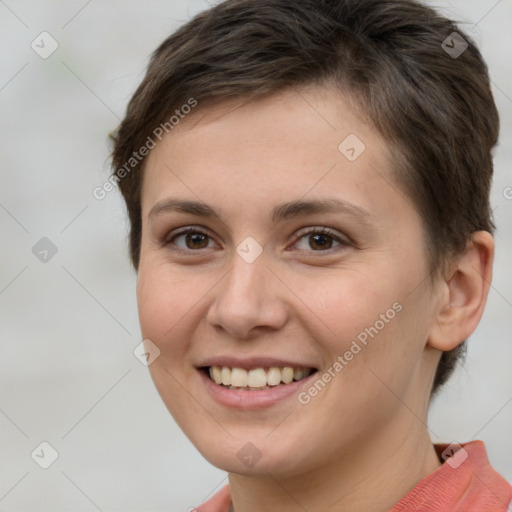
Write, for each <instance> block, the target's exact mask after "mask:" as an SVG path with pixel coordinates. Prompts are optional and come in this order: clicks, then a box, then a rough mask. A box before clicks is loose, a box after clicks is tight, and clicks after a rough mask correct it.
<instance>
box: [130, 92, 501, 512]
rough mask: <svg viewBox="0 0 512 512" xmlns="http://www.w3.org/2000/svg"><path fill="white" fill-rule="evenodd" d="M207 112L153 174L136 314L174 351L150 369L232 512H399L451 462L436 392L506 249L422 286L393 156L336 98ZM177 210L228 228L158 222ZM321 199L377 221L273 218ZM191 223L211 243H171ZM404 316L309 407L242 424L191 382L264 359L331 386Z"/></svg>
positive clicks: (304, 95) (479, 241) (293, 400)
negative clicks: (431, 410) (357, 148)
mask: <svg viewBox="0 0 512 512" xmlns="http://www.w3.org/2000/svg"><path fill="white" fill-rule="evenodd" d="M198 108H199V110H198V111H197V112H194V113H193V114H191V115H189V116H188V117H187V118H185V119H184V120H183V121H182V122H181V123H180V125H179V126H178V127H177V128H176V129H175V130H174V131H173V132H171V133H170V134H169V135H167V136H166V137H165V138H164V139H163V141H162V142H161V143H159V144H158V145H157V147H156V148H155V149H154V150H152V152H151V153H150V155H149V156H148V159H147V161H146V167H145V176H144V183H143V188H142V219H143V229H142V245H141V258H140V267H139V270H138V281H137V300H138V306H139V318H140V325H141V330H142V334H143V337H144V338H146V339H150V340H151V341H152V343H154V344H155V345H156V346H158V348H159V349H160V351H161V352H160V356H159V357H158V358H157V359H156V360H155V361H154V362H153V363H152V364H151V365H150V367H149V368H150V372H151V376H152V379H153V381H154V383H155V385H156V388H157V390H158V392H159V393H160V396H161V397H162V399H163V401H164V403H165V405H166V406H167V408H168V409H169V411H170V412H171V414H172V415H173V417H174V418H175V420H176V422H177V423H178V424H179V426H180V427H181V428H182V429H183V431H184V432H185V433H186V435H187V436H188V437H189V438H190V440H191V441H192V442H193V443H194V444H195V446H196V447H197V449H198V450H199V451H200V452H201V453H202V454H203V455H204V457H205V458H206V459H207V460H208V461H210V462H211V463H212V464H213V465H215V466H217V467H219V468H221V469H223V470H225V471H228V472H229V473H230V474H229V483H230V488H231V495H232V498H233V504H234V507H235V510H236V511H237V512H253V511H256V510H258V511H260V510H281V511H284V512H287V511H296V510H304V509H306V510H308V511H309V512H313V511H318V512H320V511H338V510H343V511H345V512H347V511H356V510H358V511H359V510H372V511H376V512H378V511H386V510H389V509H390V508H391V507H392V506H393V505H394V504H395V503H396V502H397V501H399V499H400V498H402V497H403V496H404V495H405V494H407V492H409V491H410V490H411V489H412V488H413V487H414V485H416V484H417V483H418V482H419V481H420V480H422V479H423V478H425V477H426V476H427V475H428V474H430V473H431V472H433V471H435V470H436V469H437V468H438V467H439V466H440V464H441V463H440V461H439V459H438V457H437V455H436V453H435V451H434V448H433V445H432V440H431V438H430V435H429V431H428V428H427V426H426V422H427V411H428V404H429V397H430V389H431V384H432V381H433V377H434V373H435V369H436V366H437V363H438V361H439V358H440V355H441V350H450V349H451V348H454V347H455V346H457V345H458V344H459V343H460V342H462V341H463V340H464V339H466V338H467V337H468V336H469V335H470V334H471V333H472V332H473V330H474V329H475V328H476V325H477V324H478V321H479V319H480V317H481V315H482V312H483V308H484V305H485V301H486V297H487V293H488V289H489V283H490V281H491V277H492V276H491V268H492V260H493V239H492V237H491V235H489V233H486V232H478V233H475V234H474V237H473V242H472V243H470V244H468V248H467V250H466V252H465V253H464V254H462V255H461V256H460V257H459V258H458V259H456V260H455V261H453V262H452V263H451V265H449V266H448V267H447V269H446V272H445V273H444V274H442V275H441V276H440V277H439V278H438V279H436V281H435V282H434V283H431V282H430V280H429V279H426V278H427V277H428V276H429V275H430V272H429V268H428V264H427V259H426V254H427V253H426V249H425V240H424V229H423V224H422V220H421V218H420V216H419V214H418V212H417V211H416V210H415V208H414V205H413V203H412V202H411V200H410V199H408V197H407V196H406V195H405V193H404V191H403V190H401V188H400V184H399V183H397V181H396V179H395V178H394V174H393V160H392V158H391V156H390V153H389V152H388V149H387V146H386V143H385V141H384V140H383V139H382V137H381V136H380V135H379V134H378V133H377V131H376V130H374V128H373V127H372V126H371V125H369V124H367V123H366V122H364V121H363V120H361V119H360V118H359V117H357V116H356V115H355V114H354V111H353V109H351V107H350V103H349V102H348V101H347V100H346V99H345V98H344V97H343V96H342V95H341V94H340V93H339V92H338V91H335V90H334V89H331V88H327V87H322V88H320V87H309V88H302V89H300V90H297V91H292V90H287V91H284V92H281V93H279V94H275V95H271V96H268V97H265V98H260V99H258V100H255V101H251V102H249V101H245V102H241V101H228V102H223V103H221V104H219V105H217V106H206V107H204V108H202V109H201V105H199V107H198ZM349 134H356V135H357V137H358V138H359V139H360V140H361V141H363V142H364V144H365V146H366V149H365V150H364V152H363V153H362V154H361V155H360V156H359V157H358V158H357V159H356V160H355V161H349V160H348V159H347V158H346V157H345V156H344V155H343V154H342V153H341V152H340V151H339V149H338V145H339V144H340V143H341V142H342V141H343V140H344V139H345V138H346V137H347V136H348V135H349ZM171 197H172V198H177V199H187V200H192V201H202V202H204V203H206V204H207V205H209V206H210V207H211V208H213V209H214V210H216V211H217V212H218V213H219V215H220V217H221V220H216V219H212V218H204V217H199V216H197V215H193V214H190V213H182V212H176V211H165V212H161V213H160V214H158V215H153V216H151V217H150V216H149V212H150V211H151V209H152V208H153V207H154V206H155V205H156V204H157V203H159V202H160V201H162V200H165V199H167V198H171ZM325 198H336V199H339V200H343V201H346V202H349V203H351V204H353V205H356V206H358V207H359V208H362V209H364V210H366V211H367V212H368V214H369V216H363V217H356V216H351V215H348V214H346V213H343V212H339V213H337V212H334V213H315V214H308V215H305V216H302V217H297V218H291V219H286V220H282V221H280V222H279V223H276V224H274V223H273V222H272V218H271V214H270V212H271V211H272V209H273V208H274V207H275V206H277V205H279V204H281V203H283V202H286V201H292V200H299V199H301V200H312V199H325ZM186 226H195V227H197V228H198V229H200V231H202V232H205V233H206V234H207V235H208V237H207V238H204V239H200V242H199V244H198V242H197V239H196V242H195V243H196V245H194V243H193V242H192V245H189V246H187V244H186V242H187V239H186V236H185V235H183V236H179V237H178V238H174V239H173V238H172V237H173V236H174V234H176V233H177V231H178V229H179V228H183V227H186ZM318 226H320V227H324V226H325V227H328V228H330V229H331V230H333V231H335V233H336V234H337V235H338V236H340V237H341V238H342V239H343V240H345V241H346V242H347V243H346V244H340V243H338V242H336V241H335V240H334V239H332V238H329V237H327V242H328V243H327V248H323V247H325V245H324V246H322V247H320V249H319V248H318V245H317V244H315V242H316V241H318V239H317V238H314V237H313V239H312V236H311V235H314V234H315V233H317V232H316V231H315V229H314V228H315V227H318ZM308 228H312V229H311V230H310V231H311V232H310V233H303V232H304V231H307V230H308ZM317 234H318V233H317ZM248 236H251V237H253V238H254V239H255V240H256V241H257V242H258V243H259V244H260V245H261V247H262V248H263V252H262V254H261V255H260V256H259V257H258V258H257V259H256V260H255V261H254V262H252V263H247V262H246V261H245V260H244V259H242V258H241V257H240V256H239V254H238V253H237V252H236V248H237V246H238V245H239V244H240V243H241V242H242V241H243V240H244V239H245V238H246V237H248ZM166 240H167V244H166ZM323 242H324V243H325V242H326V240H325V239H323ZM190 243H191V242H190V241H189V244H190ZM190 247H192V248H190ZM196 247H199V248H196ZM329 247H330V248H329ZM180 248H181V251H180V250H179V249H180ZM397 302H398V303H399V304H400V305H401V306H402V310H401V311H400V312H399V313H397V314H396V316H395V317H394V318H393V319H392V320H390V321H389V322H388V323H386V324H385V327H384V328H383V329H381V330H380V331H379V333H378V335H376V336H375V337H374V338H371V339H369V341H368V344H367V346H365V347H364V348H363V350H361V351H360V352H359V353H358V354H357V355H355V356H354V358H353V359H352V360H351V361H350V362H349V363H348V364H347V365H346V366H345V367H344V368H343V370H342V371H340V372H339V373H337V374H336V377H335V378H333V379H332V380H331V382H329V383H328V384H327V385H326V386H325V388H324V389H322V391H321V392H319V393H318V394H317V396H315V397H313V398H312V399H311V401H310V402H309V403H308V404H306V405H302V404H301V403H299V401H298V400H297V397H296V396H293V397H290V398H287V399H286V400H284V401H282V402H279V403H277V404H274V405H272V406H271V407H267V408H264V409H260V410H243V411H240V410H233V409H232V408H230V407H226V406H224V405H220V404H218V403H216V402H215V401H213V400H212V399H211V398H210V396H209V395H208V394H207V393H206V390H205V386H204V384H203V382H202V381H201V379H200V376H199V373H198V371H197V369H196V365H198V364H199V363H200V362H201V361H202V360H204V359H205V358H206V357H210V356H216V355H225V354H233V355H237V356H246V357H250V356H261V355H264V356H270V357H277V358H283V359H287V358H290V357H293V358H294V360H299V361H301V362H306V363H309V366H312V367H315V368H317V369H318V370H319V375H322V374H323V373H324V372H325V371H327V369H328V368H329V367H332V365H333V363H334V362H335V361H336V359H337V357H338V356H339V355H340V354H341V355H342V354H344V353H345V351H346V350H348V349H349V348H350V346H351V343H352V341H353V340H354V339H356V337H357V335H358V334H359V333H361V332H362V331H364V329H365V328H368V327H370V326H374V325H375V323H376V321H377V320H379V318H380V316H379V315H381V314H383V313H385V312H386V311H387V310H388V309H389V308H391V307H392V305H393V304H394V303H397ZM436 441H438V442H440V440H436ZM248 442H251V443H252V444H253V445H254V446H255V447H256V448H257V450H258V452H259V453H260V454H261V458H260V460H259V461H258V462H257V463H256V464H254V465H253V466H251V467H248V466H247V465H246V464H244V463H243V462H242V461H241V460H240V459H239V458H238V457H237V453H238V451H239V450H240V449H241V448H242V447H243V446H244V445H246V443H248ZM434 442H435V441H434Z"/></svg>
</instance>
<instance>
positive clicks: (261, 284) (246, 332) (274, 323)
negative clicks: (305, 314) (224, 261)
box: [207, 253, 288, 339]
mask: <svg viewBox="0 0 512 512" xmlns="http://www.w3.org/2000/svg"><path fill="white" fill-rule="evenodd" d="M274 272H275V271H274ZM215 290H216V295H215V296H214V299H213V301H212V302H211V305H210V308H209V310H208V314H207V321H208V322H209V324H210V325H212V326H214V327H215V328H217V329H222V330H224V331H225V332H226V333H227V334H228V335H229V336H230V337H232V338H237V339H250V338H253V337H255V336H261V334H263V333H264V332H265V331H269V332H270V331H274V330H278V329H281V328H282V327H283V326H284V325H285V323H286V321H287V317H288V312H287V305H286V301H285V298H284V296H283V294H284V293H285V291H286V289H285V288H284V287H283V285H282V283H280V281H279V280H278V279H277V278H276V277H275V275H274V273H273V272H272V271H271V270H270V269H269V268H268V267H267V262H266V259H265V258H264V257H262V256H260V257H259V258H257V259H256V260H255V261H253V262H252V263H248V262H246V261H245V260H244V259H242V258H241V257H240V256H239V255H238V254H236V253H235V254H234V255H233V264H232V268H231V270H230V271H229V272H228V274H227V275H226V277H225V278H224V279H222V281H221V282H220V283H219V286H217V287H215Z"/></svg>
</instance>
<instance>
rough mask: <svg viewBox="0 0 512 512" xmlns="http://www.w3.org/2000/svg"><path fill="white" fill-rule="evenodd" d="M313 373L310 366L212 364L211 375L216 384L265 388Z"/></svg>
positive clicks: (287, 382)
mask: <svg viewBox="0 0 512 512" xmlns="http://www.w3.org/2000/svg"><path fill="white" fill-rule="evenodd" d="M310 373H311V369H310V368H292V367H290V366H285V367H284V368H277V367H272V368H268V369H267V370H265V369H264V368H254V369H252V370H245V369H244V368H229V367H227V366H222V367H221V366H210V377H211V378H212V380H213V381H215V383H216V384H222V385H224V386H235V387H242V388H243V387H250V388H263V387H265V386H277V385H278V384H280V383H281V382H283V383H284V384H289V383H290V382H292V381H293V380H300V379H302V378H304V377H307V376H308V375H309V374H310Z"/></svg>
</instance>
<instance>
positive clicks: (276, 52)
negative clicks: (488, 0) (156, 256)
mask: <svg viewBox="0 0 512 512" xmlns="http://www.w3.org/2000/svg"><path fill="white" fill-rule="evenodd" d="M454 33H455V34H454ZM456 43H457V45H458V46H455V45H456ZM466 44H467V48H465V45H466ZM450 48H457V49H458V50H459V51H458V52H457V53H460V55H458V54H455V53H454V52H453V51H452V52H451V51H450ZM327 83H329V84H335V85H336V86H337V87H338V88H339V90H340V92H343V93H344V94H348V95H349V96H350V98H351V99H353V100H354V102H355V104H356V105H357V106H358V110H360V111H361V113H363V114H364V115H365V116H366V117H367V118H368V119H369V120H370V121H371V122H372V123H373V124H374V125H375V126H376V128H377V129H378V131H379V132H380V134H381V135H382V136H383V138H384V139H385V140H386V141H387V142H388V144H389V147H390V148H391V149H392V150H393V151H394V153H395V154H396V157H397V159H396V162H397V163H396V175H397V179H398V181H399V183H401V184H402V186H403V188H404V190H405V191H406V193H407V195H408V196H409V197H410V198H411V200H412V203H413V204H414V206H415V207H416V208H417V210H418V212H419V213H420V214H421V216H422V219H423V222H424V226H425V234H426V236H425V240H426V249H427V252H428V259H429V263H430V268H431V270H432V275H434V273H435V272H437V271H438V270H439V269H440V268H441V267H442V264H444V263H446V262H447V261H448V260H449V259H450V258H451V257H452V256H456V255H457V254H460V252H461V251H462V250H463V249H464V248H465V247H466V244H467V242H468V241H469V240H470V239H471V234H472V233H473V232H475V231H479V230H485V231H489V232H490V233H493V232H494V229H495V226H494V223H493V220H492V212H491V209H490V204H489V194H490V186H491V181H492V173H493V162H492V149H493V147H494V146H495V144H496V143H497V138H498V131H499V117H498V112H497V110H496V106H495V103H494V99H493V96H492V93H491V89H490V83H489V76H488V70H487V66H486V64H485V62H484V61H483V59H482V56H481V54H480V52H479V50H478V48H477V47H476V45H475V44H474V43H473V41H472V40H471V38H470V37H468V36H467V35H466V34H465V33H464V32H462V31H461V30H460V28H458V26H457V25H456V24H455V23H454V22H453V21H451V20H448V19H446V18H444V17H443V16H441V15H440V14H439V13H437V12H436V11H434V10H433V9H431V8H429V7H427V6H425V5H423V4H421V3H420V2H417V1H414V0H301V1H297V0H226V1H224V2H222V3H220V4H218V5H216V6H215V7H213V8H212V9H209V10H207V11H204V12H202V13H200V14H198V15H197V16H195V17H194V18H193V19H192V20H190V21H189V22H188V23H186V24H184V25H183V26H181V27H180V28H179V29H178V30H177V31H176V32H174V33H173V34H172V35H171V36H170V37H168V38H167V39H166V40H165V41H164V42H163V43H162V44H161V45H160V46H159V47H158V48H157V49H156V50H155V52H154V53H153V55H152V57H151V60H150V63H149V66H148V69H147V73H146V76H145V78H144V80H143V81H142V83H141V84H140V86H139V87H138V89H137V90H136V92H135V94H134V95H133V97H132V99H131V100H130V102H129V104H128V108H127V113H126V116H125V118H124V119H123V121H122V122H121V124H120V126H119V128H118V130H117V132H116V133H115V135H113V136H112V139H113V152H112V163H113V174H112V177H111V178H114V179H115V180H116V181H118V183H119V188H120V190H121V193H122V195H123V197H124V199H125V201H126V206H127V210H128V215H129V219H130V255H131V261H132V263H133V266H134V267H135V269H138V265H139V255H140V244H141V229H142V221H141V185H142V178H143V167H144V162H145V159H144V158H141V159H140V161H135V162H133V165H132V168H131V169H127V167H126V163H127V162H128V161H129V160H130V158H132V157H133V154H134V152H137V150H138V149H139V148H141V147H143V146H144V144H145V143H146V141H148V140H149V138H150V135H151V134H152V133H154V130H155V128H156V127H157V126H159V125H162V123H165V121H166V119H168V118H169V115H170V114H172V113H173V112H174V111H175V109H178V108H179V107H180V106H181V105H184V104H187V102H189V101H190V98H195V100H194V101H197V104H198V107H197V109H200V108H201V107H204V106H206V105H209V104H211V103H212V102H222V101H223V100H226V99H232V98H253V97H258V96H262V95H266V94H270V93H274V92H278V91H280V90H282V89H285V88H289V87H298V86H305V85H312V84H320V85H321V84H327ZM197 109H196V110H197ZM123 166H124V171H125V172H123V173H122V175H121V173H120V172H119V170H120V169H121V168H123ZM464 346H465V342H463V343H462V344H461V345H459V346H458V347H457V348H456V349H454V350H452V351H449V352H444V353H443V355H442V358H441V361H440V363H439V366H438V368H437V373H436V376H435V381H434V386H433V391H435V390H437V388H438V387H439V386H440V385H442V384H443V383H444V382H445V381H446V379H447V378H448V377H449V375H450V374H451V372H452V371H453V368H454V366H455V363H456V361H457V358H458V356H459V355H460V353H461V352H462V351H463V349H464Z"/></svg>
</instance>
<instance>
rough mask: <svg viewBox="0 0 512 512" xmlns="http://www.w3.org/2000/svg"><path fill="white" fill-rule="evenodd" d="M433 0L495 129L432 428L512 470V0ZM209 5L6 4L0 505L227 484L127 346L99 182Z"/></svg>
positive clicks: (120, 266) (97, 504)
mask: <svg viewBox="0 0 512 512" xmlns="http://www.w3.org/2000/svg"><path fill="white" fill-rule="evenodd" d="M433 5H436V6H439V7H441V8H442V9H443V10H444V11H445V12H446V13H447V14H448V15H450V16H452V17H455V18H456V19H459V20H463V21H465V22H466V23H467V24H466V25H465V28H466V30H468V31H469V33H470V34H472V35H473V36H474V37H475V39H476V41H477V43H478V44H479V45H480V47H481V49H482V51H483V54H484V57H485V58H486V60H487V62H488V64H489V67H490V72H491V76H492V81H493V88H494V92H495V97H496V101H497V104H498V108H499V110H500V113H501V118H502V132H501V144H500V146H499V148H498V150H497V152H496V159H495V165H496V176H495V182H494V187H493V193H492V204H493V207H494V208H495V216H496V222H497V225H498V234H497V237H496V241H497V256H496V263H495V277H494V281H493V288H492V290H491V292H490V296H489V302H488V306H487V311H486V313H485V316H484V318H483V320H482V322H481V324H480V326H479V327H478V329H477V331H476V333H475V334H474V336H473V337H472V339H471V342H470V348H469V353H468V359H467V362H466V364H465V365H464V366H463V367H462V368H460V369H459V370H458V371H457V374H456V375H455V376H454V378H453V379H452V380H451V382H450V383H449V384H448V385H447V386H446V388H445V390H444V392H443V393H442V395H441V396H440V397H439V398H438V399H437V400H436V401H435V402H434V404H433V406H432V409H431V417H430V426H431V429H432V431H433V432H434V433H435V435H436V436H437V439H436V441H439V440H442V441H446V442H450V441H453V440H457V441H460V442H463V441H469V440H471V439H474V438H477V439H482V440H483V441H485V443H486V445H487V448H488V453H489V456H490V459H491V462H492V464H493V465H494V466H495V468H496V469H497V470H498V471H500V472H501V473H502V474H503V475H504V476H505V477H506V478H507V479H509V480H511V481H512V440H511V436H510V432H511V431H512V430H511V425H512V378H511V375H510V373H511V372H510V363H511V361H512V343H511V339H510V328H511V326H512V324H511V318H512V275H511V273H510V270H509V268H510V255H511V254H512V236H511V227H512V200H510V199H507V198H506V197H505V196H506V193H504V192H505V191H506V190H508V189H507V187H512V169H511V164H512V147H511V140H512V137H511V135H512V133H511V132H512V99H511V98H512V65H511V62H512V59H511V57H512V34H511V26H510V22H511V20H512V2H511V1H510V0H502V1H499V2H496V1H495V0H493V1H483V0H479V1H477V0H472V1H467V0H464V1H461V0H460V1H440V2H436V3H435V4H434V3H433ZM207 7H208V4H207V3H206V2H203V1H199V0H197V1H185V0H182V1H176V0H173V1H171V0H167V1H145V2H142V1H123V2H121V1H111V0H107V1H100V0H93V1H89V2H86V1H80V2H76V1H68V2H48V1H40V2H36V1H30V2H25V1H15V0H6V1H0V48H2V58H1V61H0V66H1V67H0V129H1V132H0V133H1V137H0V158H1V161H0V163H1V165H0V169H1V181H0V226H1V247H2V251H1V261H0V308H1V325H0V336H1V338H0V339H1V349H2V350H1V354H2V357H1V358H0V371H1V383H0V429H1V445H0V450H1V453H0V460H1V466H0V511H25V510H27V511H28V510H31V511H43V510H57V509H59V510H80V511H81V510H84V511H85V510H103V511H109V510H126V511H131V510H133V511H139V510H155V511H161V510H169V511H185V510H187V509H188V508H189V507H192V506H194V505H197V504H199V503H200V502H201V501H203V500H204V499H205V498H206V497H207V496H208V495H209V494H210V493H212V492H213V491H215V490H216V489H217V488H218V487H219V486H220V485H222V484H223V483H225V478H226V474H225V473H224V472H223V471H220V470H218V469H216V468H213V467H211V466H210V465H209V464H208V463H207V462H206V461H204V460H203V459H202V457H201V456H200V455H199V454H198V453H197V452H196V450H195V449H194V447H193V446H192V445H191V444H190V443H189V442H188V440H187V439H186V437H185V436H184V435H183V433H181V431H180V430H179V429H178V427H177V426H176V425H175V423H174V421H173V420H172V418H171V417H170V415H169V414H168V413H167V410H166V409H165V406H164V405H163V403H162V402H161V401H160V398H159V396H158V395H157V392H156V390H155V389H154V387H153V384H152V381H151V379H150V376H149V372H148V370H147V368H146V367H145V366H143V365H142V364H141V363H140V362H139V361H138V360H137V359H136V358H135V357H134V355H133V350H134V348H135V347H136V346H137V345H138V344H139V343H140V341H141V339H140V331H139V327H138V318H137V309H136V301H135V273H134V272H133V270H132V269H131V268H130V266H129V263H128V256H127V249H126V233H127V224H126V221H125V213H124V206H123V204H122V203H121V200H120V197H119V195H118V193H117V191H114V192H111V193H109V194H108V195H107V197H106V198H105V199H104V200H102V201H99V200H96V199H95V198H94V197H93V195H92V190H93V189H94V188H95V187H96V186H98V185H101V184H102V183H103V182H104V181H105V179H106V178H107V176H108V144H107V134H108V132H109V131H111V130H112V129H114V128H115V127H116V126H117V124H118V121H119V119H120V118H121V117H122V115H123V113H124V109H125V107H126V103H127V101H128V99H129V98H130V96H131V94H132V93H133V91H134V90H135V87H136V86H137V84H138V83H139V82H140V80H141V79H142V77H143V72H144V68H145V66H146V64H147V60H148V56H149V54H150V53H151V52H152V51H153V50H154V48H156V46H157V45H158V44H159V43H160V42H161V41H162V40H163V39H164V38H165V37H166V36H167V35H168V34H170V33H171V32H172V31H173V30H174V29H176V28H177V27H178V26H179V25H180V24H181V23H183V22H184V21H186V20H188V19H189V18H190V17H191V16H192V15H193V14H195V13H197V12H199V11H200V10H203V9H205V8H207ZM43 31H48V32H49V33H50V34H51V35H52V37H53V38H54V39H55V40H56V41H57V42H58V45H59V47H58V49H57V50H56V51H55V52H54V53H53V54H52V55H51V56H50V57H48V58H47V59H43V58H41V57H40V56H39V55H38V54H37V53H36V52H35V51H34V50H33V49H32V48H31V42H32V41H33V40H34V39H35V38H36V37H37V36H38V35H39V34H40V33H41V32H43ZM36 41H37V40H36ZM46 48H48V47H46ZM468 129H469V127H468ZM510 191H511V193H510V195H509V197H512V189H510ZM43 237H48V238H49V239H50V240H51V241H52V242H53V244H55V246H56V247H57V249H58V252H57V253H56V254H55V255H54V256H53V257H52V258H51V259H50V258H49V256H48V259H49V261H47V262H46V263H44V262H42V261H40V260H39V259H38V258H36V256H35V255H34V254H33V252H32V247H33V246H34V245H35V244H36V243H37V242H38V241H39V240H40V239H41V238H43ZM42 441H47V442H49V443H50V444H51V445H52V446H53V447H54V448H55V449H56V450H57V452H58V454H59V457H58V459H57V460H56V462H55V463H54V464H53V465H51V466H50V467H49V468H48V469H46V470H44V469H42V468H40V467H39V466H38V465H37V464H36V463H35V462H34V460H33V459H32V458H31V453H32V452H33V450H34V449H36V448H37V447H38V446H39V444H40V443H41V442H42ZM39 450H40V449H39ZM36 452H37V451H36ZM37 453H40V454H41V452H40V451H39V452H37ZM44 453H45V455H44V457H47V456H48V453H49V452H48V450H47V451H46V452H44ZM44 457H41V459H42V458H44Z"/></svg>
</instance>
